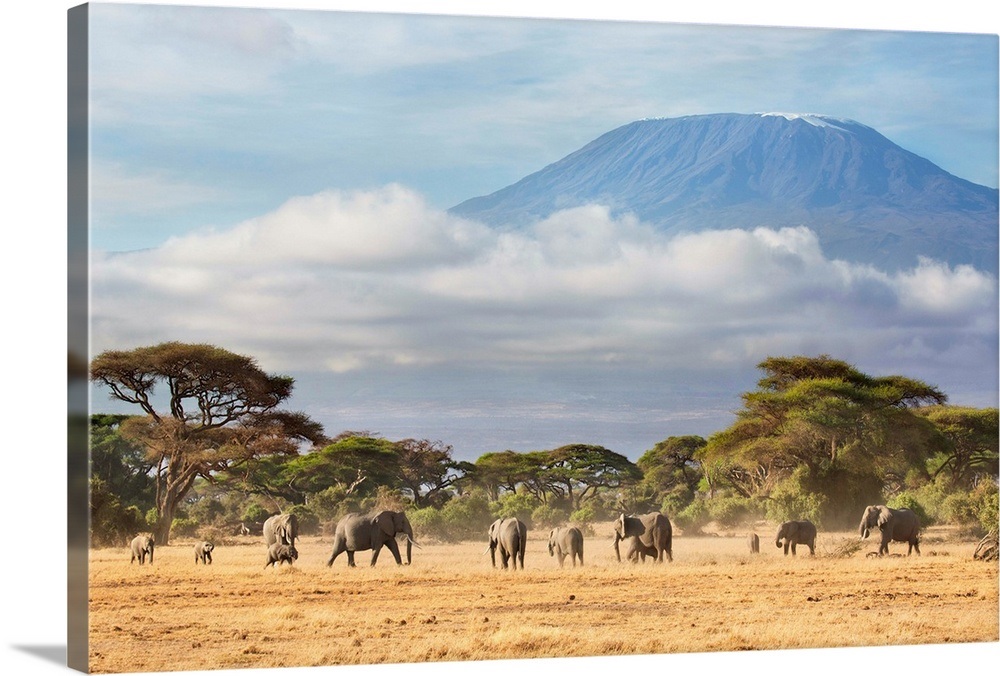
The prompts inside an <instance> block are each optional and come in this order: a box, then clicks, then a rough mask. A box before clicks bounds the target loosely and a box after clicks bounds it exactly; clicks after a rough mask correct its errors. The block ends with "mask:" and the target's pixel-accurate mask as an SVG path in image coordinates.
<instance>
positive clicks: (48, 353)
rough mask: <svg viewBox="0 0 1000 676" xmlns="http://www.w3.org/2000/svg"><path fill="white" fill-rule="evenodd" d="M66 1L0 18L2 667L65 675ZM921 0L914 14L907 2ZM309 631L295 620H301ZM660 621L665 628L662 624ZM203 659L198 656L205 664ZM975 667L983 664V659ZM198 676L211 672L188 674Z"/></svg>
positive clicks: (887, 24)
mask: <svg viewBox="0 0 1000 676" xmlns="http://www.w3.org/2000/svg"><path fill="white" fill-rule="evenodd" d="M75 4H79V3H74V2H63V1H61V0H15V2H13V3H7V4H5V6H4V16H3V19H2V21H0V49H2V50H3V59H2V61H0V68H2V69H3V77H2V79H0V88H2V91H0V115H2V119H3V125H2V127H0V129H2V135H0V139H2V141H0V158H2V168H3V175H2V177H0V186H2V192H0V194H2V195H3V201H2V204H3V206H4V207H5V208H4V209H3V211H2V212H0V215H2V223H3V230H2V232H3V237H4V243H3V245H2V246H0V251H2V255H3V263H2V265H0V270H2V274H3V287H2V289H3V290H2V298H3V314H2V322H3V326H5V327H6V330H5V331H3V333H2V334H0V335H3V347H4V348H5V349H4V352H3V354H4V355H5V356H6V360H5V361H4V362H3V366H4V368H2V369H0V374H2V386H0V396H2V397H3V408H2V409H0V410H2V411H4V413H5V414H6V417H5V418H4V422H5V424H4V425H3V430H4V433H3V435H2V437H0V438H2V439H3V441H4V442H5V443H4V446H3V450H2V454H0V480H2V484H3V486H4V490H3V491H2V493H0V496H2V500H3V514H4V522H5V523H7V524H8V530H7V532H5V533H3V537H4V544H3V546H2V547H0V558H2V559H3V574H2V579H3V585H4V587H3V595H2V597H0V608H2V610H0V614H2V622H3V637H2V640H0V665H2V667H3V672H4V673H10V674H48V673H60V672H63V671H64V669H65V667H64V666H63V661H64V651H65V645H66V629H65V626H66V611H65V587H66V582H65V580H66V562H65V558H66V551H65V540H66V535H65V532H66V519H65V512H66V500H65V487H66V470H65V465H66V457H65V456H66V450H65V449H66V440H65V419H66V418H65V400H66V397H65V367H66V366H65V365H66V319H65V316H66V312H65V303H66V291H65V287H66V276H65V261H66V248H65V239H66V237H65V229H66V199H65V195H66V177H65V171H66V169H65V167H66V163H65V156H66V114H65V110H66V95H65V91H66V79H65V78H66V68H65V62H66V11H67V10H68V9H69V8H70V7H72V6H74V5H75ZM159 4H211V5H226V6H248V5H249V6H258V7H259V6H265V7H281V8H299V9H340V10H366V11H397V12H414V11H420V12H433V13H461V14H475V15H482V16H491V15H495V16H536V17H567V18H589V19H610V20H623V19H624V20H654V21H675V22H694V23H730V24H755V25H777V26H823V27H843V28H866V29H867V28H877V29H893V30H922V31H948V32H979V33H992V34H996V33H998V32H1000V29H998V21H997V15H998V11H997V9H996V8H995V6H993V5H994V4H995V3H988V2H985V1H984V0H949V1H948V2H940V3H914V2H912V0H909V1H904V2H900V1H897V0H879V1H873V0H840V1H838V2H831V3H813V2H801V1H800V2H790V1H779V0H757V1H756V2H745V1H740V0H732V1H730V0H725V1H724V0H699V1H698V2H694V3H685V6H683V7H677V6H674V5H675V4H676V3H663V4H664V5H667V6H664V7H660V6H657V5H659V4H660V3H655V4H654V3H653V2H650V1H649V0H614V1H612V2H591V1H582V0H578V1H576V2H559V1H557V0H532V1H523V0H503V1H501V0H476V1H475V2H470V1H469V0H465V1H464V2H463V1H461V0H452V1H447V0H419V1H412V0H411V2H409V3H407V2H403V1H397V2H391V1H388V0H368V1H360V0H355V1H353V2H347V1H342V0H341V1H333V0H330V1H322V0H311V1H308V0H303V1H289V0H271V1H263V0H250V1H247V2H233V1H231V0H230V1H226V0H213V1H206V2H202V3H196V2H194V0H190V1H188V2H179V1H178V0H159ZM918 5H919V8H918ZM304 630H305V631H307V629H304ZM663 630H664V631H669V630H670V628H669V627H668V626H665V627H664V628H663ZM986 664H989V665H993V666H995V665H996V664H1000V643H996V642H994V643H989V644H972V645H964V646H913V647H892V648H877V649H875V648H861V649H830V650H809V651H799V652H797V653H794V654H785V653H780V654H779V653H775V652H761V653H731V654H730V653H726V654H692V655H668V656H650V657H628V658H589V659H585V660H580V659H574V660H526V661H523V662H519V663H517V664H516V665H511V664H509V663H505V662H485V663H478V664H475V665H472V664H469V663H460V662H458V663H455V662H453V663H439V664H433V665H417V666H415V667H409V666H408V667H400V666H391V665H390V666H380V667H321V668H300V669H290V670H281V671H279V670H268V669H261V670H247V671H243V672H241V673H242V674H246V675H247V676H256V675H264V674H279V673H280V674H289V675H290V674H335V673H336V674H342V675H344V676H353V675H355V674H359V675H366V676H367V675H371V676H377V675H380V674H389V673H397V672H399V671H400V670H403V669H406V670H407V673H411V674H417V675H418V676H424V675H429V674H432V673H433V674H435V675H443V676H449V675H451V674H460V673H466V672H468V671H471V670H473V669H475V670H476V671H477V672H478V673H481V674H487V675H491V674H501V673H507V672H508V671H510V669H511V668H512V667H513V668H514V669H516V670H518V671H521V672H527V673H547V672H550V671H551V670H553V669H556V670H560V669H562V670H576V669H579V668H581V667H582V668H584V670H585V671H590V670H598V669H600V670H610V671H616V672H621V671H631V670H637V671H647V670H652V671H654V672H663V673H669V672H674V673H696V672H697V673H714V672H717V671H725V670H739V671H743V672H746V671H749V672H750V673H757V672H763V671H765V670H768V671H774V670H778V671H779V672H781V673H795V672H802V673H809V674H840V673H843V672H844V671H845V670H848V671H849V672H858V671H864V672H871V673H878V672H884V671H885V670H891V672H894V673H909V672H910V670H912V671H913V672H915V673H918V674H926V673H934V672H935V671H944V672H948V671H949V670H955V669H957V670H960V671H965V670H969V669H976V668H977V666H978V665H986ZM206 666H207V667H208V666H210V665H206ZM987 668H989V667H987ZM194 673H202V674H208V673H212V672H208V671H205V672H194Z"/></svg>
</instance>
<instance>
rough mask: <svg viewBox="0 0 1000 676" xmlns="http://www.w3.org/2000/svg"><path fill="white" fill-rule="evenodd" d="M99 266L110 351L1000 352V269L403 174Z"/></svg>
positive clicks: (580, 360) (334, 360)
mask: <svg viewBox="0 0 1000 676" xmlns="http://www.w3.org/2000/svg"><path fill="white" fill-rule="evenodd" d="M92 274H93V278H92V279H93V287H92V288H93V305H94V313H93V315H94V321H93V340H94V346H95V349H97V350H101V349H107V348H112V347H130V346H135V345H138V344H146V343H150V342H156V341H161V340H170V339H177V340H191V341H194V340H199V341H209V342H214V343H217V344H221V345H224V346H226V347H228V348H230V349H234V350H238V351H245V352H248V353H251V354H254V355H255V356H257V357H258V358H259V359H260V360H261V363H262V364H265V365H266V366H267V367H268V368H274V369H282V370H297V371H322V370H330V371H333V372H340V373H342V372H347V371H352V370H361V369H365V368H369V367H386V366H396V367H400V366H401V367H404V368H405V367H407V366H414V365H417V366H425V365H428V364H439V365H444V366H445V367H448V366H455V365H462V366H469V365H473V366H474V365H476V364H483V365H503V364H509V365H512V366H524V365H528V364H552V365H559V364H564V365H567V367H569V368H572V367H574V366H579V367H582V368H590V367H592V366H594V365H595V364H606V365H615V364H623V365H628V366H629V367H636V366H640V367H641V366H648V367H650V368H661V367H684V366H688V365H691V364H701V363H705V364H716V365H718V364H744V365H745V364H746V363H747V362H748V361H750V363H754V362H755V361H757V360H759V359H761V358H763V357H764V356H766V355H768V354H774V353H799V352H812V353H815V352H821V351H822V352H829V353H831V354H835V355H843V356H844V357H845V358H851V359H860V358H862V357H869V356H871V357H872V358H876V357H878V356H879V355H885V356H891V357H892V358H895V359H917V358H919V359H920V360H924V361H926V360H933V359H934V358H935V355H940V356H941V358H942V359H945V358H947V359H949V360H950V361H951V362H954V361H955V360H956V359H960V358H964V359H968V360H977V359H978V360H982V359H983V358H984V355H985V357H986V358H988V359H992V360H993V361H995V355H993V352H995V349H994V348H995V341H996V333H997V332H996V325H995V319H996V299H997V282H996V279H994V278H993V277H992V276H990V275H987V274H984V273H981V272H979V271H976V270H974V269H972V268H968V267H959V268H955V269H952V268H949V267H948V266H946V265H943V264H940V263H936V262H933V261H923V262H921V264H920V265H919V266H918V267H917V268H915V269H913V270H909V271H905V272H901V273H898V274H888V273H885V272H881V271H878V270H875V269H872V268H870V267H865V266H858V265H852V264H848V263H845V262H843V261H834V260H829V259H827V258H826V257H824V255H823V253H822V251H821V249H820V247H819V244H818V241H817V239H816V236H815V234H813V233H812V232H811V231H810V230H808V229H806V228H791V229H788V228H786V229H780V230H771V229H766V228H758V229H756V230H754V231H740V230H724V231H710V232H704V233H698V234H685V235H681V236H676V237H668V236H665V235H663V234H661V233H657V232H656V231H654V230H653V229H652V228H650V227H649V226H647V225H645V224H643V223H640V222H637V221H636V220H635V219H633V218H630V217H624V218H620V219H613V218H610V217H609V216H608V212H607V210H606V209H604V208H602V207H599V206H591V207H583V208H578V209H573V210H568V211H565V212H560V213H558V214H555V215H553V216H552V217H551V218H549V219H547V220H545V221H543V222H541V223H539V224H537V225H536V226H535V227H534V228H532V229H530V230H524V231H518V230H506V231H504V230H493V229H489V228H486V227H485V226H482V225H480V224H477V223H473V222H470V221H466V220H463V219H459V218H455V217H452V216H450V215H448V214H447V213H444V212H441V211H438V210H435V209H432V208H430V207H428V206H427V205H426V204H425V202H424V201H423V199H422V198H421V197H420V196H419V195H418V194H416V193H414V192H412V191H410V190H407V189H405V188H403V187H401V186H395V185H392V186H387V187H385V188H382V189H380V190H374V191H368V192H352V193H342V192H334V191H330V192H323V193H319V194H317V195H312V196H308V197H297V198H294V199H291V200H289V201H288V202H287V203H285V204H284V205H282V206H281V207H279V208H278V209H276V210H275V211H273V212H271V213H268V214H265V215H263V216H261V217H259V218H256V219H253V220H250V221H247V222H245V223H242V224H240V225H238V226H236V227H234V228H232V229H231V230H227V231H219V232H212V233H203V234H197V235H190V236H186V237H180V238H175V239H173V240H171V241H169V242H168V243H167V244H165V245H164V246H162V247H160V248H159V249H156V250H149V251H144V252H136V253H130V254H120V255H114V256H107V255H99V254H98V255H96V256H95V260H94V262H93V265H92ZM956 355H958V356H956Z"/></svg>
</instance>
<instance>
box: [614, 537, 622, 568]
mask: <svg viewBox="0 0 1000 676" xmlns="http://www.w3.org/2000/svg"><path fill="white" fill-rule="evenodd" d="M621 539H622V536H621V534H620V533H618V532H615V541H614V543H613V545H612V546H613V547H614V548H615V558H616V559H618V563H621V561H622V555H621V552H620V551H619V550H618V543H619V541H621Z"/></svg>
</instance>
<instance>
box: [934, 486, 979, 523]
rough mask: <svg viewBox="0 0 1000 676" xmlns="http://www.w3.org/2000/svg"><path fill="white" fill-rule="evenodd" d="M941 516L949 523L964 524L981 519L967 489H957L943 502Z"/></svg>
mask: <svg viewBox="0 0 1000 676" xmlns="http://www.w3.org/2000/svg"><path fill="white" fill-rule="evenodd" d="M940 510H941V516H942V517H943V518H944V520H945V521H946V522H947V523H951V524H955V525H959V526H964V525H968V524H971V523H976V522H978V521H979V519H978V518H977V514H976V504H975V501H974V500H973V499H972V496H971V495H970V494H969V493H966V492H965V491H956V492H954V493H952V494H951V495H949V496H948V497H946V498H945V499H944V500H943V501H942V502H941V508H940Z"/></svg>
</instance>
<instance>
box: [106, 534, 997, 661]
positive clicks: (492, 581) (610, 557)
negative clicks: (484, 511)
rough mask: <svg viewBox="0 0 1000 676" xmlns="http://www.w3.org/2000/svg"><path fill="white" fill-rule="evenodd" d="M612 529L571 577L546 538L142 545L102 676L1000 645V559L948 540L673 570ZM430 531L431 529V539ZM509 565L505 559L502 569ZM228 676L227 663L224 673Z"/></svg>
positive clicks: (702, 557)
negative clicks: (627, 553) (506, 551)
mask: <svg viewBox="0 0 1000 676" xmlns="http://www.w3.org/2000/svg"><path fill="white" fill-rule="evenodd" d="M611 528H612V526H611V524H610V523H607V524H597V525H595V526H593V527H592V533H591V534H589V535H588V536H587V537H586V540H585V544H584V559H585V565H584V566H582V567H577V568H572V567H570V565H569V560H568V559H567V561H566V564H565V567H564V568H561V569H560V568H559V565H558V563H557V562H556V559H555V558H553V557H550V556H549V554H548V550H547V546H546V542H547V532H548V531H542V530H536V531H529V533H528V547H527V554H526V556H525V570H523V571H522V570H517V571H513V570H501V569H500V568H497V569H493V568H492V567H491V565H490V557H489V554H488V553H484V548H485V546H486V537H485V534H484V537H483V540H482V541H481V542H466V543H458V544H456V543H435V542H430V541H426V542H423V543H422V545H423V546H422V548H421V549H414V551H413V563H412V565H410V566H397V565H396V564H395V562H394V561H393V559H392V556H391V554H390V553H389V552H388V551H387V550H384V549H383V551H382V552H381V554H380V556H379V560H378V563H377V565H376V566H375V567H374V568H371V567H369V566H368V562H369V560H370V552H359V553H358V555H357V562H358V564H359V565H358V567H357V568H353V569H349V568H348V567H347V560H346V556H345V555H341V556H340V557H338V559H337V561H336V562H335V563H334V565H333V566H332V567H327V565H326V561H327V559H328V558H329V555H330V552H331V549H332V539H331V538H325V537H321V536H315V537H304V538H301V539H300V540H299V541H298V542H297V544H296V546H297V548H298V550H299V559H298V561H296V562H295V564H294V565H293V566H289V565H287V564H285V565H282V566H280V567H274V568H267V569H265V567H264V562H265V561H266V549H265V547H264V545H263V541H262V539H261V538H260V537H259V536H258V537H252V536H245V537H234V538H231V540H229V541H228V542H225V543H217V547H216V550H215V552H214V562H213V563H212V565H207V566H206V565H202V564H200V563H199V564H197V565H196V564H195V563H194V554H193V550H192V547H193V543H192V542H189V541H185V540H177V541H174V542H172V543H171V545H170V546H164V547H157V548H156V550H155V563H154V564H153V565H148V564H147V565H144V566H139V565H138V564H137V563H134V564H130V563H129V558H130V555H129V553H128V551H127V550H126V549H125V548H107V549H95V550H92V552H91V555H90V600H89V609H90V669H91V671H93V672H96V673H112V672H127V671H178V670H185V669H206V668H219V669H230V668H241V667H248V668H268V667H282V666H319V665H334V664H377V663H401V662H429V661H457V660H492V659H510V658H528V657H567V656H596V655H630V654H652V653H681V652H707V651H736V650H769V649H791V648H814V647H838V646H885V645H910V644H924V643H937V644H940V643H948V642H955V643H967V642H983V641H997V640H1000V628H998V608H1000V602H998V569H997V564H996V563H995V562H993V563H985V562H982V561H975V560H973V558H972V554H973V551H974V550H975V546H976V539H975V538H974V537H972V536H969V535H967V534H963V533H962V532H960V531H957V530H955V529H949V528H947V527H932V528H929V529H927V530H926V531H925V532H924V534H923V536H922V543H921V552H922V556H916V555H914V556H911V557H906V556H898V554H899V553H902V554H905V551H906V546H905V544H900V543H894V544H892V545H891V546H890V552H891V553H892V554H891V555H890V556H888V557H882V558H872V557H868V556H867V554H868V553H869V552H874V551H875V550H877V548H878V542H877V540H876V539H875V537H874V536H873V537H872V538H871V539H869V540H866V541H865V542H864V545H863V546H861V547H860V548H858V544H857V539H858V538H857V534H856V533H849V532H836V533H823V532H821V533H820V534H819V537H818V538H817V546H816V555H815V556H809V554H808V549H806V548H804V547H801V548H799V550H798V555H797V556H795V557H792V556H791V555H789V556H784V555H783V554H782V551H781V550H780V549H776V548H775V546H774V540H773V536H774V532H775V529H772V528H771V527H770V526H767V527H763V526H761V527H759V528H755V530H756V532H758V533H759V534H760V539H761V552H760V554H756V555H751V553H750V552H749V548H748V547H747V544H746V533H745V532H742V533H726V532H719V533H714V534H710V535H698V536H684V535H683V534H682V535H677V534H676V533H675V537H674V542H673V555H674V560H673V562H672V563H664V564H656V563H651V562H649V561H647V562H646V563H639V564H628V563H618V562H617V561H616V560H615V555H614V550H613V549H612V548H611V542H612V531H611ZM418 536H419V534H418ZM498 565H499V560H498ZM208 665H211V666H208Z"/></svg>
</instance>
